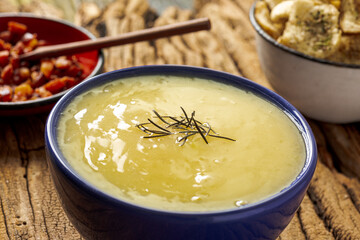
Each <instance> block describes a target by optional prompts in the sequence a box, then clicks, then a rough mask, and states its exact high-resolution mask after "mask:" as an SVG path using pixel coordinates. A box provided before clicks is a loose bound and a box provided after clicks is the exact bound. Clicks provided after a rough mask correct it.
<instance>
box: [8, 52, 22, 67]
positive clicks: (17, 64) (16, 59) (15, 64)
mask: <svg viewBox="0 0 360 240" xmlns="http://www.w3.org/2000/svg"><path fill="white" fill-rule="evenodd" d="M10 64H11V65H12V66H13V68H14V69H15V68H19V67H20V58H19V56H18V55H16V54H11V58H10Z"/></svg>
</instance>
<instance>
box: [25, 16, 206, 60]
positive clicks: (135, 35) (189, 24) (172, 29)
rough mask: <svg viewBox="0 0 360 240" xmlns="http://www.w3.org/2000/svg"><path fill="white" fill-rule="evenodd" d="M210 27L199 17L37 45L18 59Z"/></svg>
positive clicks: (50, 55)
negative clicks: (99, 35) (104, 35)
mask: <svg viewBox="0 0 360 240" xmlns="http://www.w3.org/2000/svg"><path fill="white" fill-rule="evenodd" d="M210 28H211V24H210V20H209V19H208V18H199V19H194V20H189V21H185V22H180V23H175V24H170V25H165V26H160V27H153V28H148V29H144V30H140V31H134V32H129V33H124V34H121V35H118V36H112V37H103V38H97V39H90V40H84V41H77V42H71V43H65V44H58V45H50V46H44V47H39V48H37V49H35V50H34V51H32V52H29V53H25V54H22V55H20V59H21V60H35V59H40V58H42V57H55V56H61V55H71V54H75V53H81V52H88V51H93V50H99V49H101V48H107V47H112V46H119V45H124V44H128V43H135V42H140V41H147V40H153V39H158V38H164V37H170V36H175V35H181V34H186V33H191V32H196V31H201V30H209V29H210Z"/></svg>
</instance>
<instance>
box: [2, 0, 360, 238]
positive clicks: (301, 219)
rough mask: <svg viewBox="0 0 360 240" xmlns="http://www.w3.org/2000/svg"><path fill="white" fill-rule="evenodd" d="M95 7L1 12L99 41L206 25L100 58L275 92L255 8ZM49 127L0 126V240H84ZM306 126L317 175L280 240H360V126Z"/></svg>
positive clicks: (223, 2) (20, 4)
mask: <svg viewBox="0 0 360 240" xmlns="http://www.w3.org/2000/svg"><path fill="white" fill-rule="evenodd" d="M99 1H100V0H94V2H95V4H94V3H93V2H91V1H82V0H69V1H67V2H66V1H63V2H64V3H61V1H59V0H48V1H46V2H44V1H40V0H28V1H12V0H1V1H0V12H7V11H29V12H34V13H35V14H39V15H49V14H50V15H52V16H54V17H58V18H72V19H73V20H74V22H75V24H78V25H82V26H84V27H86V28H87V29H88V30H89V31H91V32H92V33H93V34H95V35H96V36H105V35H108V36H113V35H117V34H121V33H125V32H130V31H134V30H138V29H144V28H148V27H151V26H154V25H155V26H161V25H165V24H169V23H174V22H179V21H184V20H188V19H193V18H196V17H202V16H206V17H210V18H211V20H212V24H213V28H212V30H211V31H202V32H197V33H193V34H186V35H183V36H175V37H171V38H164V39H159V40H156V41H149V42H141V43H136V44H128V45H125V46H120V47H113V48H110V49H106V50H104V53H105V71H110V70H115V69H120V68H124V67H130V66H138V65H149V64H164V63H165V64H187V65H193V66H203V67H209V68H212V69H216V70H222V71H226V72H229V73H232V74H237V75H242V76H244V77H246V78H249V79H251V80H253V81H255V82H257V83H260V84H262V85H263V86H265V87H268V88H271V86H270V85H269V83H268V82H267V80H266V78H265V76H264V74H263V72H262V71H261V68H260V64H259V60H258V58H257V53H256V48H255V43H254V34H255V32H254V30H253V28H252V27H251V25H250V22H249V19H248V12H249V9H250V7H251V4H252V2H253V1H252V0H233V1H231V0H211V1H204V0H196V1H194V6H195V7H194V10H192V11H190V10H185V9H179V8H176V7H170V8H168V9H166V10H164V11H163V12H162V14H161V15H160V16H159V15H157V13H156V12H154V10H153V9H152V8H151V7H150V5H149V3H148V2H147V1H146V0H117V1H112V2H111V1H106V3H108V2H109V4H104V3H105V2H103V1H101V3H100V2H99ZM5 2H6V4H3V3H5ZM96 2H97V3H96ZM31 3H32V4H31ZM39 4H40V5H41V7H38V6H40V5H39ZM74 14H75V15H74ZM45 121H46V114H44V115H39V116H28V117H24V118H2V119H0V239H81V237H80V235H79V234H78V233H77V231H76V230H75V229H74V227H73V226H72V225H71V223H70V222H69V221H68V219H67V217H66V215H65V213H64V212H63V210H62V208H61V204H60V201H59V199H58V196H57V195H56V192H55V190H54V186H53V184H52V180H51V177H50V175H49V171H48V167H47V164H46V161H45V150H44V139H43V134H44V126H45ZM309 123H310V126H311V128H312V129H313V132H314V135H315V137H316V140H317V147H318V152H319V163H318V167H317V170H316V172H315V176H314V179H313V181H312V183H311V186H310V188H309V189H308V192H307V195H306V196H305V198H304V200H303V203H302V204H301V206H300V208H299V210H298V212H297V214H296V215H295V216H294V218H293V220H292V221H291V223H290V224H289V226H288V227H287V229H286V230H285V231H284V232H283V233H282V234H281V235H280V237H279V239H282V240H288V239H289V240H292V239H310V240H312V239H314V240H318V239H360V230H359V229H360V182H359V179H360V163H359V162H360V131H359V130H360V129H359V125H358V124H348V125H335V124H327V123H322V122H317V121H313V120H309Z"/></svg>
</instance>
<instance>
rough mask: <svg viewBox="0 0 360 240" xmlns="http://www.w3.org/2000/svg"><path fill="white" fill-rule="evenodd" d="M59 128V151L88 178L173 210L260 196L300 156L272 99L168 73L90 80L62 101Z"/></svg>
mask: <svg viewBox="0 0 360 240" xmlns="http://www.w3.org/2000/svg"><path fill="white" fill-rule="evenodd" d="M153 110H155V111H156V113H157V114H158V115H159V116H160V118H159V116H157V115H156V113H155V112H154V111H153ZM184 112H185V113H186V116H187V117H186V116H185V113H184ZM191 116H193V119H196V120H197V121H196V124H195V123H194V120H193V119H191ZM170 117H173V118H170ZM163 120H164V121H163ZM176 121H178V122H176ZM181 121H183V122H185V124H183V123H181ZM165 122H166V123H165ZM174 122H175V123H174ZM187 122H190V123H191V124H187ZM141 124H143V125H141ZM174 126H175V127H177V128H173V127H174ZM209 129H210V130H209ZM149 131H152V132H149ZM166 131H168V132H166ZM200 132H201V133H200ZM58 133H59V135H58V136H59V137H58V143H59V145H60V148H61V150H62V152H63V154H64V156H65V158H66V159H67V161H68V162H69V163H70V164H71V166H72V167H73V168H74V169H75V170H76V171H77V172H79V174H80V175H81V176H82V177H83V178H85V179H86V180H87V181H89V182H90V183H91V184H93V185H94V186H96V187H97V188H99V189H101V190H102V191H104V192H106V193H108V194H110V195H112V196H114V197H116V198H120V199H123V200H126V201H128V202H132V203H135V204H140V205H143V206H147V207H152V208H156V209H162V210H173V211H214V210H222V209H231V208H236V207H242V206H244V205H246V204H249V203H254V202H257V201H260V200H263V199H265V198H266V197H269V196H271V195H273V194H276V193H278V192H279V191H281V190H282V189H284V188H285V187H286V186H288V185H289V184H290V183H291V182H292V181H294V180H295V178H296V177H297V175H298V174H299V173H300V171H301V169H302V167H303V165H304V161H305V155H306V153H305V146H304V142H303V139H302V137H301V133H300V132H299V131H298V130H297V128H296V126H295V125H294V124H293V122H292V121H291V120H290V119H289V118H288V117H287V116H286V114H284V113H283V112H282V111H281V110H279V109H278V108H277V107H275V106H274V105H272V104H270V103H269V102H267V101H265V100H263V99H261V98H259V97H257V96H255V95H254V94H252V93H249V92H246V91H243V90H240V89H238V88H234V87H232V86H229V85H225V84H221V83H217V82H214V81H209V80H205V79H198V78H184V77H176V76H145V77H138V78H128V79H123V80H119V81H116V82H113V83H109V84H105V85H103V86H101V87H97V88H95V89H92V90H90V91H88V92H86V93H84V94H82V95H80V96H78V97H76V98H75V100H73V101H72V102H71V103H70V104H69V105H68V106H67V108H66V109H65V110H64V112H63V114H62V116H61V118H60V121H59V125H58ZM186 133H187V134H191V133H193V135H192V136H188V137H185V134H186ZM210 135H212V136H210ZM219 136H221V137H224V138H221V137H219Z"/></svg>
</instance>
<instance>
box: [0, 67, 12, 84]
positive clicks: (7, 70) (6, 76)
mask: <svg viewBox="0 0 360 240" xmlns="http://www.w3.org/2000/svg"><path fill="white" fill-rule="evenodd" d="M13 72H14V69H13V66H12V65H11V64H8V65H6V66H5V67H4V69H3V70H2V72H1V78H2V79H3V81H4V82H5V83H8V84H9V83H11V82H12V77H13Z"/></svg>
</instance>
